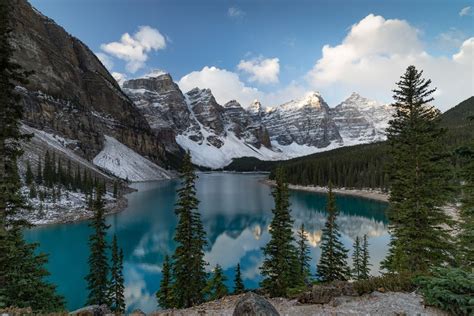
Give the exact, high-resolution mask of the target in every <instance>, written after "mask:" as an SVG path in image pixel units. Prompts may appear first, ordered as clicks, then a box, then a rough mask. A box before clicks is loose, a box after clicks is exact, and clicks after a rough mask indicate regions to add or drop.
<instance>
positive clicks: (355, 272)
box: [352, 236, 362, 280]
mask: <svg viewBox="0 0 474 316" xmlns="http://www.w3.org/2000/svg"><path fill="white" fill-rule="evenodd" d="M361 248H362V247H361V244H360V238H359V236H357V237H356V239H355V241H354V245H353V252H352V276H353V277H354V278H355V279H356V280H360V279H361V266H362V249H361Z"/></svg>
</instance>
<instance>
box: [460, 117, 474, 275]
mask: <svg viewBox="0 0 474 316" xmlns="http://www.w3.org/2000/svg"><path fill="white" fill-rule="evenodd" d="M470 119H471V120H473V121H474V119H473V117H470ZM473 139H474V138H473ZM469 145H470V146H465V147H461V148H459V149H458V150H457V152H458V156H460V157H461V159H462V162H464V163H463V165H464V166H463V168H462V169H461V176H460V178H461V179H462V185H461V192H462V193H461V202H462V206H461V212H460V223H459V235H458V241H457V258H456V259H457V262H458V264H459V265H460V266H461V267H464V268H467V269H474V140H472V141H471V144H469Z"/></svg>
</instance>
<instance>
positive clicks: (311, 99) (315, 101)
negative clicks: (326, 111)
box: [280, 91, 328, 110]
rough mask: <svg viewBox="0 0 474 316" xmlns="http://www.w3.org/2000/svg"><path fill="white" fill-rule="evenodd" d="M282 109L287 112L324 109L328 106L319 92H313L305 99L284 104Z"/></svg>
mask: <svg viewBox="0 0 474 316" xmlns="http://www.w3.org/2000/svg"><path fill="white" fill-rule="evenodd" d="M280 107H281V108H283V109H286V110H298V109H301V108H314V109H322V108H327V107H328V106H327V104H326V102H325V101H324V99H323V97H322V96H321V94H320V93H319V92H317V91H312V92H308V93H307V94H306V95H305V96H304V97H303V98H301V99H297V100H292V101H290V102H287V103H284V104H282V105H281V106H280Z"/></svg>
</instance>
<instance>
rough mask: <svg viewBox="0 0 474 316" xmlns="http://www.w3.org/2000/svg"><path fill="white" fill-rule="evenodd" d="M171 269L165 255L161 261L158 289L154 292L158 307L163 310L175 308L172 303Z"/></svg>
mask: <svg viewBox="0 0 474 316" xmlns="http://www.w3.org/2000/svg"><path fill="white" fill-rule="evenodd" d="M172 269H173V268H172V263H171V260H170V257H169V256H168V255H166V256H165V260H164V261H163V269H162V270H161V281H160V289H159V290H158V292H156V299H157V301H158V305H159V306H160V307H161V308H163V309H167V308H172V307H174V306H175V304H174V301H173V280H172V275H171V273H172Z"/></svg>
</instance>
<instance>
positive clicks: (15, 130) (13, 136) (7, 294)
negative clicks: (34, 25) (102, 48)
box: [0, 1, 64, 313]
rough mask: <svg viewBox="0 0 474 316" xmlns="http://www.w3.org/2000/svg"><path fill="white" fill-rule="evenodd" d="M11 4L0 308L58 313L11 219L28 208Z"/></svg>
mask: <svg viewBox="0 0 474 316" xmlns="http://www.w3.org/2000/svg"><path fill="white" fill-rule="evenodd" d="M11 5H12V3H11V1H0V308H3V307H6V306H18V307H31V308H32V310H33V311H34V312H38V313H47V312H54V311H60V310H63V308H64V301H63V298H62V297H60V296H58V295H57V294H56V293H55V287H54V286H53V285H52V284H50V283H48V282H46V281H45V277H46V276H48V275H49V273H48V271H47V270H46V269H45V268H44V266H45V264H46V262H47V257H46V255H44V254H37V253H36V248H37V244H29V243H27V242H25V240H24V238H23V234H22V229H23V228H24V227H26V226H28V223H27V222H25V221H20V220H16V219H15V214H16V213H17V212H18V211H20V210H21V209H27V205H26V203H25V200H24V198H23V196H22V195H21V190H20V189H21V181H20V177H19V174H18V167H17V161H18V158H19V157H20V155H21V154H22V150H21V142H22V141H27V140H28V139H29V138H30V135H24V134H22V133H21V131H20V124H21V119H22V117H23V105H22V103H21V102H20V100H21V97H20V95H19V94H17V92H16V91H15V86H16V85H19V84H20V85H24V84H26V83H27V76H28V75H29V73H28V72H25V71H24V70H23V69H22V68H21V67H20V66H19V65H18V64H16V63H14V62H12V56H13V49H12V47H11V46H10V44H11V25H10V22H11V19H10V17H11V10H12V9H13V8H12V7H11Z"/></svg>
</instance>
